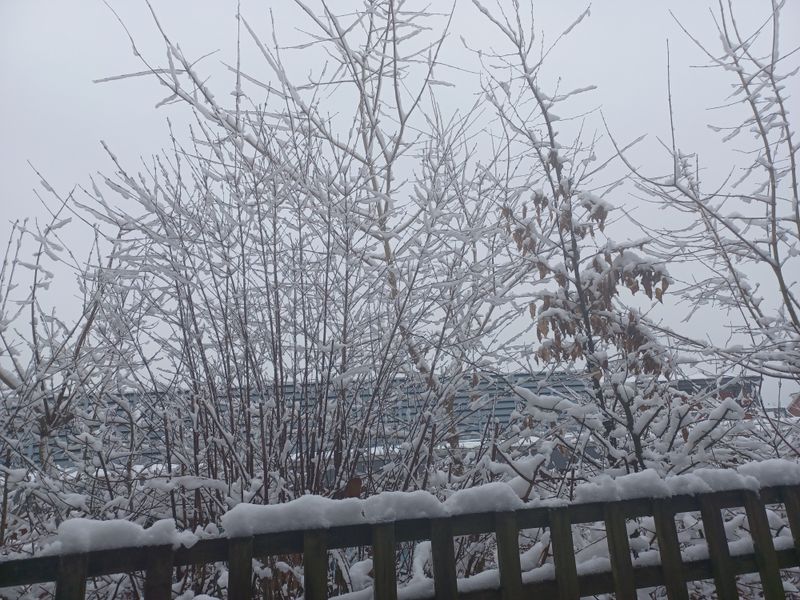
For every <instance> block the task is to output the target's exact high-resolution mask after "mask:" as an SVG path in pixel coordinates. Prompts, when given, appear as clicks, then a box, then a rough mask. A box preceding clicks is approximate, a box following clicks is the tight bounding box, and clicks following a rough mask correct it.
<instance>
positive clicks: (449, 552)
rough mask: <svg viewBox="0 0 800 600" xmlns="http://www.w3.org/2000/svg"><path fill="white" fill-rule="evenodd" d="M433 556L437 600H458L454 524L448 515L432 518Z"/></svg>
mask: <svg viewBox="0 0 800 600" xmlns="http://www.w3.org/2000/svg"><path fill="white" fill-rule="evenodd" d="M431 556H432V558H433V589H434V591H435V594H436V600H457V599H458V584H457V581H456V555H455V551H454V550H453V526H452V523H451V522H450V519H449V518H447V517H443V518H437V519H432V520H431Z"/></svg>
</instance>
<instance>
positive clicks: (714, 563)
mask: <svg viewBox="0 0 800 600" xmlns="http://www.w3.org/2000/svg"><path fill="white" fill-rule="evenodd" d="M721 510H722V509H721V508H720V506H719V502H718V501H717V498H716V497H715V496H714V495H713V494H706V495H701V496H700V514H701V515H702V516H703V531H704V532H705V535H706V544H708V556H709V558H710V559H711V570H712V571H713V573H714V583H715V584H716V586H717V597H718V598H719V599H720V600H739V592H738V590H737V589H736V575H735V574H734V572H733V565H732V564H731V552H730V548H728V536H727V535H726V534H725V526H724V523H723V521H722V513H721Z"/></svg>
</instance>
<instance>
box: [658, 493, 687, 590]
mask: <svg viewBox="0 0 800 600" xmlns="http://www.w3.org/2000/svg"><path fill="white" fill-rule="evenodd" d="M670 506H671V505H670V503H669V500H662V499H658V500H653V520H654V522H655V525H656V538H657V539H658V551H659V555H660V556H661V571H662V572H663V573H664V586H665V587H666V589H667V597H668V598H669V600H689V592H688V591H687V589H686V575H685V574H684V572H683V560H682V559H681V546H680V542H679V541H678V528H677V527H675V513H674V512H673V510H672V508H671V507H670Z"/></svg>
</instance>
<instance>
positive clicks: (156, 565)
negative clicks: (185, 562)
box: [144, 546, 173, 600]
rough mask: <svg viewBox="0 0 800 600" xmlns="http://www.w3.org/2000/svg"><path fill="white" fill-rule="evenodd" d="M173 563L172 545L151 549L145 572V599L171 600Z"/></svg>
mask: <svg viewBox="0 0 800 600" xmlns="http://www.w3.org/2000/svg"><path fill="white" fill-rule="evenodd" d="M172 563H173V552H172V546H157V547H155V548H152V549H150V553H149V555H148V557H147V569H146V570H145V573H144V599H145V600H171V598H172Z"/></svg>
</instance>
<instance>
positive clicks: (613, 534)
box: [604, 503, 636, 600]
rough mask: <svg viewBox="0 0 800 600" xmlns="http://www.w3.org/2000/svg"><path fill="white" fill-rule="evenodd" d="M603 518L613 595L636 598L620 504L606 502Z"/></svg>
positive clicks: (626, 531)
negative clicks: (612, 580)
mask: <svg viewBox="0 0 800 600" xmlns="http://www.w3.org/2000/svg"><path fill="white" fill-rule="evenodd" d="M604 518H605V519H604V520H605V524H606V540H607V542H608V553H609V557H610V558H611V573H612V575H613V576H614V592H615V597H616V598H617V599H618V600H636V582H635V581H634V580H633V562H632V561H631V547H630V543H629V542H628V529H627V527H626V525H625V515H624V514H623V513H622V508H621V506H620V505H619V504H616V503H609V504H606V505H605V507H604Z"/></svg>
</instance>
